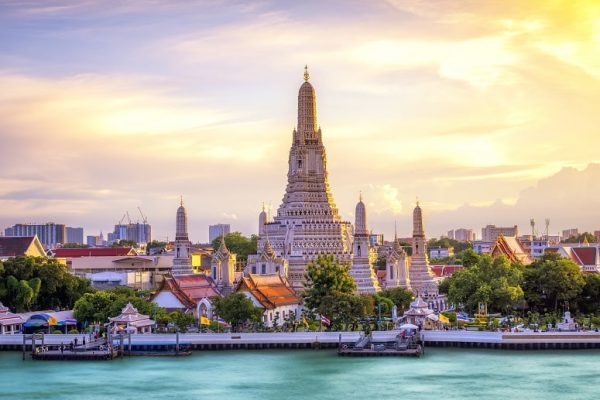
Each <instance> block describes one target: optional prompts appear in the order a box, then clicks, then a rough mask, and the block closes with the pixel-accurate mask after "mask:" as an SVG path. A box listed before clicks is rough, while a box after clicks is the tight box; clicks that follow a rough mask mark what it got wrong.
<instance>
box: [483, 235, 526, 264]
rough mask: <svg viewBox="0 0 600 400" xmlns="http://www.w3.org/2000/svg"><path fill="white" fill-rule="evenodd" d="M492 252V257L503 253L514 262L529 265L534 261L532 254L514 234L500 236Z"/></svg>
mask: <svg viewBox="0 0 600 400" xmlns="http://www.w3.org/2000/svg"><path fill="white" fill-rule="evenodd" d="M490 253H491V255H492V257H497V256H500V255H503V256H505V257H506V258H508V260H509V261H510V262H512V263H517V264H522V265H529V264H531V263H532V262H533V257H532V256H531V254H529V252H528V251H527V250H526V249H525V248H524V247H523V245H522V244H521V242H519V239H517V238H516V237H514V236H504V235H500V236H498V239H496V242H495V243H494V245H493V246H492V250H491V252H490Z"/></svg>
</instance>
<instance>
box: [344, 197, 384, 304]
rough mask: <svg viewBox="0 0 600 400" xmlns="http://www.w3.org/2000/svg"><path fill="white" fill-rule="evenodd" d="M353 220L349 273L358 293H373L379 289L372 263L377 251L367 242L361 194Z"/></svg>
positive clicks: (367, 234)
mask: <svg viewBox="0 0 600 400" xmlns="http://www.w3.org/2000/svg"><path fill="white" fill-rule="evenodd" d="M354 215H355V221H354V242H353V244H352V268H351V269H350V275H352V277H353V278H354V281H355V282H356V287H357V292H358V293H373V292H377V291H379V290H380V288H379V282H378V281H377V276H376V275H375V270H374V265H375V261H376V259H377V253H376V251H375V249H374V248H373V247H372V246H371V243H370V242H369V230H368V228H367V208H366V207H365V203H363V201H362V194H361V195H360V198H359V200H358V203H357V204H356V210H355V214H354Z"/></svg>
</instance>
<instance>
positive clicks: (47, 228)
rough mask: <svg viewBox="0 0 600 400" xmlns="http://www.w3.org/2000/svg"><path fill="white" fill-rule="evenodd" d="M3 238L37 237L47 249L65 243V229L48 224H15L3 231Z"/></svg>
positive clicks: (61, 225)
mask: <svg viewBox="0 0 600 400" xmlns="http://www.w3.org/2000/svg"><path fill="white" fill-rule="evenodd" d="M4 235H5V236H37V237H38V239H39V240H40V242H42V244H43V245H44V246H47V247H55V246H56V245H59V244H63V243H65V240H66V239H67V227H66V226H65V225H64V224H55V223H54V222H48V223H46V224H16V225H14V226H12V227H10V228H6V230H5V231H4Z"/></svg>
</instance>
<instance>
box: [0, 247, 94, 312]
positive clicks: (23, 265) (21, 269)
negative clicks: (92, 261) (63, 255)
mask: <svg viewBox="0 0 600 400" xmlns="http://www.w3.org/2000/svg"><path fill="white" fill-rule="evenodd" d="M91 291H92V288H91V285H90V281H89V280H88V279H84V278H79V277H76V276H74V275H72V274H71V273H69V271H68V270H67V267H66V266H65V265H63V264H60V263H59V261H58V260H55V259H46V258H41V257H40V258H36V257H15V258H11V259H9V260H6V261H5V262H4V263H3V264H2V268H0V301H1V302H2V303H4V304H5V305H6V306H8V307H10V308H15V309H16V308H18V309H19V310H20V311H29V310H31V309H37V310H44V309H45V310H47V309H61V308H62V309H64V308H71V307H73V304H74V303H75V301H76V300H77V299H79V298H80V297H81V296H82V295H83V294H84V293H87V292H91Z"/></svg>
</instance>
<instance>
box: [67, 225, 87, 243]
mask: <svg viewBox="0 0 600 400" xmlns="http://www.w3.org/2000/svg"><path fill="white" fill-rule="evenodd" d="M66 234H67V239H66V243H77V244H83V228H71V227H70V226H67V227H66Z"/></svg>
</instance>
